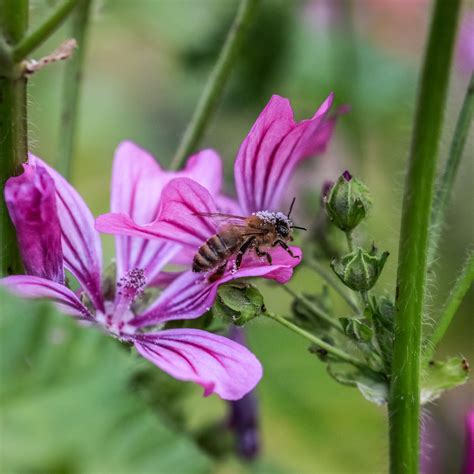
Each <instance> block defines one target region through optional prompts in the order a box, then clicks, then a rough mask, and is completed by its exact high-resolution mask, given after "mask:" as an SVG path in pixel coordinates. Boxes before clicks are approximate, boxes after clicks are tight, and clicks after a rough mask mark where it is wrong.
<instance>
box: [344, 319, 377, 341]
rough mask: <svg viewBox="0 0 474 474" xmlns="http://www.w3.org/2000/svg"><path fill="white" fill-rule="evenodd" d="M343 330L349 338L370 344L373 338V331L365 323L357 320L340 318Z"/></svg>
mask: <svg viewBox="0 0 474 474" xmlns="http://www.w3.org/2000/svg"><path fill="white" fill-rule="evenodd" d="M339 320H340V321H341V325H342V328H343V329H344V332H345V333H346V335H347V336H349V337H350V338H352V339H354V340H356V341H362V342H370V341H371V339H372V336H373V330H372V328H371V327H370V326H368V325H367V324H365V323H364V322H363V321H361V320H359V319H355V318H339Z"/></svg>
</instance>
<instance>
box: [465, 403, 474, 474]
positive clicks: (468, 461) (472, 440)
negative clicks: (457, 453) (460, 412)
mask: <svg viewBox="0 0 474 474" xmlns="http://www.w3.org/2000/svg"><path fill="white" fill-rule="evenodd" d="M465 424H466V437H465V440H466V441H465V448H464V449H465V451H464V463H463V468H462V474H472V473H473V472H474V408H473V409H471V410H470V411H469V412H468V413H467V415H466V418H465Z"/></svg>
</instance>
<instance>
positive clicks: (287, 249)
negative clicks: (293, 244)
mask: <svg viewBox="0 0 474 474" xmlns="http://www.w3.org/2000/svg"><path fill="white" fill-rule="evenodd" d="M277 245H279V246H280V247H282V248H284V249H285V250H286V251H287V252H288V253H289V254H290V255H291V256H292V257H293V258H299V257H298V255H295V254H294V253H293V252H292V251H291V249H290V247H288V245H286V243H285V242H283V240H280V239H278V240H275V242H273V244H272V247H276V246H277Z"/></svg>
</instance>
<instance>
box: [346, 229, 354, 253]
mask: <svg viewBox="0 0 474 474" xmlns="http://www.w3.org/2000/svg"><path fill="white" fill-rule="evenodd" d="M345 234H346V241H347V247H348V248H349V252H353V251H354V239H353V237H352V231H348V232H345Z"/></svg>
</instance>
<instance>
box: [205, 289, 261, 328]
mask: <svg viewBox="0 0 474 474" xmlns="http://www.w3.org/2000/svg"><path fill="white" fill-rule="evenodd" d="M264 311H265V306H264V304H263V296H262V295H261V293H260V292H259V291H258V290H257V288H255V287H253V286H252V285H249V284H247V283H244V282H238V281H233V282H230V283H227V284H225V285H221V286H220V287H219V290H218V293H217V298H216V300H215V302H214V306H213V307H212V312H213V314H214V316H217V317H221V318H222V319H224V320H225V321H228V322H231V323H234V324H235V325H236V326H244V325H245V324H246V323H248V322H249V321H251V320H252V319H254V318H256V317H258V316H260V315H261V314H262V312H264Z"/></svg>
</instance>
